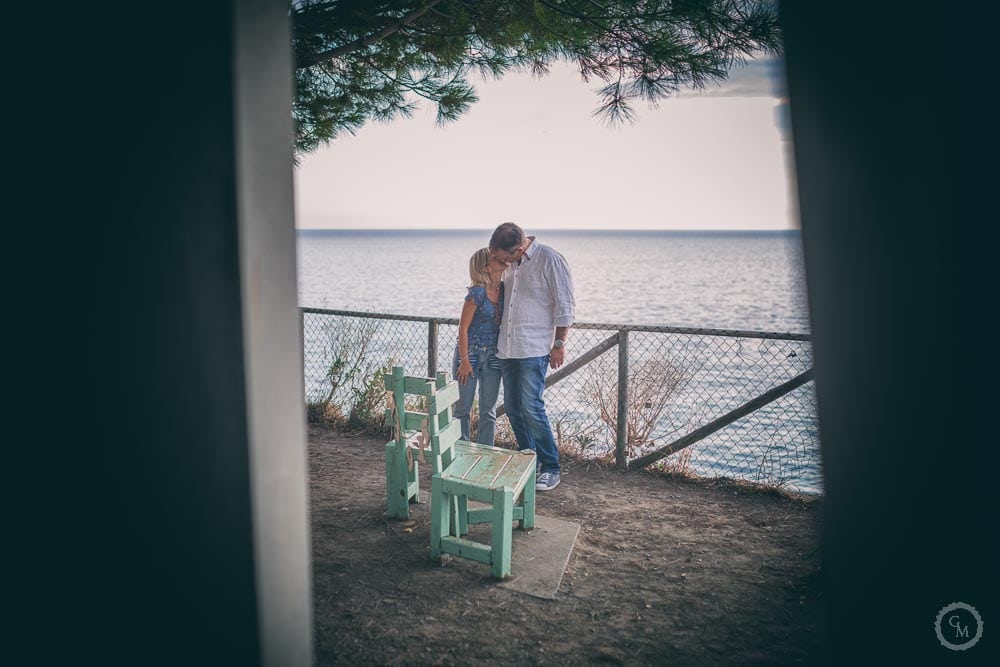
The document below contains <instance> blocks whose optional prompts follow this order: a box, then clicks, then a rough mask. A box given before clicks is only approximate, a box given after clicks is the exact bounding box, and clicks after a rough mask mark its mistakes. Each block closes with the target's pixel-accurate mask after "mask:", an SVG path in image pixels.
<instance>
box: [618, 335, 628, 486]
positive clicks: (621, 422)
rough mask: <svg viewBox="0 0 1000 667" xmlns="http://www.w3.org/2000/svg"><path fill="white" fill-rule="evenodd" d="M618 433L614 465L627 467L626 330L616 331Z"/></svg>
mask: <svg viewBox="0 0 1000 667" xmlns="http://www.w3.org/2000/svg"><path fill="white" fill-rule="evenodd" d="M617 426H618V432H617V433H616V434H615V436H616V437H615V465H617V466H618V467H619V468H624V467H626V466H627V465H628V460H627V459H626V445H628V329H619V330H618V424H617Z"/></svg>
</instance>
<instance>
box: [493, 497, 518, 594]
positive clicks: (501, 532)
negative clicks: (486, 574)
mask: <svg viewBox="0 0 1000 667" xmlns="http://www.w3.org/2000/svg"><path fill="white" fill-rule="evenodd" d="M513 509H514V490H513V489H511V488H509V487H506V486H505V487H503V488H502V489H497V490H496V491H494V492H493V541H492V543H491V544H490V574H491V575H493V577H494V578H495V579H505V578H507V577H508V576H510V548H511V541H512V540H513V539H514V537H513V535H511V530H512V529H513V520H512V519H511V515H512V514H513Z"/></svg>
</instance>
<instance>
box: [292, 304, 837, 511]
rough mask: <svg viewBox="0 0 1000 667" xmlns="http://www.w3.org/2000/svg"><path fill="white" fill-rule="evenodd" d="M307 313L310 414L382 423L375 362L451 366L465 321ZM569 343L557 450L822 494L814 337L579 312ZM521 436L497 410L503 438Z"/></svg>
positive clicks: (556, 388) (553, 392)
mask: <svg viewBox="0 0 1000 667" xmlns="http://www.w3.org/2000/svg"><path fill="white" fill-rule="evenodd" d="M302 317H303V338H304V353H305V354H304V358H305V391H306V400H307V403H308V407H309V415H310V419H311V420H314V421H316V420H329V421H333V422H337V423H343V424H347V425H353V426H355V427H359V428H363V427H367V428H378V427H379V425H380V419H381V415H382V414H383V409H384V404H383V400H384V391H383V389H382V386H381V380H380V375H379V374H380V371H382V370H385V369H387V368H389V367H391V366H393V365H400V366H403V367H404V368H405V369H406V370H407V372H408V373H412V374H422V373H424V372H426V373H428V375H432V374H433V371H434V370H447V371H448V372H449V373H451V372H452V364H453V359H454V353H455V345H456V341H457V338H458V320H457V319H444V318H429V317H409V316H399V315H382V314H376V313H361V312H349V311H332V310H321V309H316V308H303V309H302ZM567 350H568V353H567V355H566V364H565V366H564V367H563V368H561V369H560V370H559V371H553V372H550V374H549V377H548V382H547V384H548V385H549V386H548V387H547V389H546V390H545V405H546V411H547V412H548V415H549V419H550V421H551V422H552V425H553V429H554V430H555V432H556V436H557V439H558V440H559V446H560V449H562V450H564V451H571V452H574V453H576V454H580V455H583V456H585V457H590V458H604V459H608V460H617V461H618V462H619V464H622V463H625V462H631V464H632V465H635V464H636V463H639V464H643V465H655V466H658V467H662V468H665V469H667V470H670V471H671V472H674V473H677V474H682V475H696V476H702V477H725V478H730V479H739V480H745V481H750V482H755V483H762V484H767V485H773V486H780V487H782V488H786V489H789V490H795V491H800V492H805V493H821V492H822V481H821V475H820V458H819V433H818V427H817V420H816V400H815V394H814V390H813V382H812V381H811V369H812V365H813V358H812V345H811V343H810V340H809V336H808V335H805V334H779V333H766V332H752V331H721V330H709V329H680V328H672V327H654V326H635V325H616V324H591V323H577V324H574V325H573V328H572V330H571V331H570V337H569V343H568V345H567ZM620 364H621V368H622V371H620V370H619V368H620ZM620 372H622V373H624V374H625V375H626V376H627V378H628V380H627V382H625V383H624V386H623V387H622V390H621V391H619V377H620V375H619V373H620ZM500 402H501V403H502V402H503V394H502V390H501V396H500ZM619 411H623V412H624V414H625V419H624V422H623V423H621V424H619V420H618V413H619ZM473 415H475V411H473ZM513 440H514V438H513V433H512V431H511V430H510V425H509V422H508V421H507V418H506V416H503V415H501V416H500V417H499V419H498V423H497V441H498V444H506V445H508V446H512V445H513ZM664 448H667V449H666V450H665V452H667V453H669V455H665V452H664ZM657 452H660V453H657Z"/></svg>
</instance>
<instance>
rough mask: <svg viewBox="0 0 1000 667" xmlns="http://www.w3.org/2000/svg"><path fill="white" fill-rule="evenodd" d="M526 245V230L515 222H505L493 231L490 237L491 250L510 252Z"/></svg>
mask: <svg viewBox="0 0 1000 667" xmlns="http://www.w3.org/2000/svg"><path fill="white" fill-rule="evenodd" d="M522 243H524V230H523V229H521V228H520V227H518V226H517V225H515V224H514V223H513V222H505V223H503V224H502V225H500V226H499V227H497V228H496V229H494V230H493V236H491V237H490V250H503V251H504V252H510V251H512V250H514V248H517V247H518V246H519V245H521V244H522Z"/></svg>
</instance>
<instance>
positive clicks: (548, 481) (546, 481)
mask: <svg viewBox="0 0 1000 667" xmlns="http://www.w3.org/2000/svg"><path fill="white" fill-rule="evenodd" d="M557 486H559V473H557V472H543V473H542V474H541V475H540V476H539V477H538V481H537V482H535V490H536V491H551V490H552V489H554V488H556V487H557Z"/></svg>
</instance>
